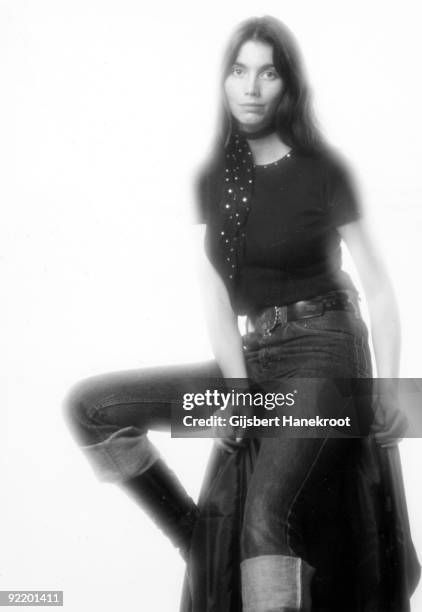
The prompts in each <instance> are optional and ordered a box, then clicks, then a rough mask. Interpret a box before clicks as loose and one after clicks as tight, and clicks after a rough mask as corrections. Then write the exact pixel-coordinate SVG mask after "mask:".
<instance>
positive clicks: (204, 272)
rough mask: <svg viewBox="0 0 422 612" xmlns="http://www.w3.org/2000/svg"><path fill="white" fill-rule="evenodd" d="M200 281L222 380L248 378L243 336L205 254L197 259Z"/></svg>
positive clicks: (220, 283)
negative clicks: (198, 260) (198, 261)
mask: <svg viewBox="0 0 422 612" xmlns="http://www.w3.org/2000/svg"><path fill="white" fill-rule="evenodd" d="M199 279H200V284H201V292H202V296H203V300H204V305H205V315H206V319H207V326H208V332H209V336H210V341H211V346H212V349H213V353H214V356H215V358H216V360H217V363H218V365H219V366H220V368H221V371H222V373H223V376H224V377H225V378H239V379H245V386H246V383H247V381H246V379H247V371H246V365H245V359H244V356H243V345H242V337H241V335H240V332H239V328H238V325H237V316H236V314H235V313H234V312H233V308H232V306H231V303H230V298H229V294H228V292H227V288H226V286H225V284H224V282H223V280H222V278H221V277H220V275H219V274H218V272H217V270H216V269H215V268H214V266H213V265H212V264H211V262H210V261H209V259H208V257H207V256H206V254H205V252H204V251H203V252H202V254H201V256H200V266H199Z"/></svg>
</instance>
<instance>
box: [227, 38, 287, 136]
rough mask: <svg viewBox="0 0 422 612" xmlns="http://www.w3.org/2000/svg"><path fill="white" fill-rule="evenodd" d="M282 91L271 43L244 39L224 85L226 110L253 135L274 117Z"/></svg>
mask: <svg viewBox="0 0 422 612" xmlns="http://www.w3.org/2000/svg"><path fill="white" fill-rule="evenodd" d="M282 91H283V81H282V80H281V77H280V75H279V74H278V72H277V71H276V69H275V67H274V64H273V48H272V46H271V45H270V44H268V43H265V42H260V41H254V40H247V41H246V42H245V43H243V45H242V46H241V47H240V49H239V52H238V54H237V57H236V60H235V62H234V64H233V65H232V67H231V69H230V73H229V75H228V77H227V78H226V80H225V82H224V92H225V95H226V99H227V103H228V106H229V109H230V111H231V113H232V115H233V117H234V118H235V119H237V121H238V122H239V123H240V125H241V127H242V128H243V129H244V130H245V131H250V132H254V131H256V130H259V129H261V128H263V127H265V126H266V125H268V124H269V123H271V120H272V118H273V116H274V113H275V110H276V108H277V105H278V103H279V101H280V98H281V94H282Z"/></svg>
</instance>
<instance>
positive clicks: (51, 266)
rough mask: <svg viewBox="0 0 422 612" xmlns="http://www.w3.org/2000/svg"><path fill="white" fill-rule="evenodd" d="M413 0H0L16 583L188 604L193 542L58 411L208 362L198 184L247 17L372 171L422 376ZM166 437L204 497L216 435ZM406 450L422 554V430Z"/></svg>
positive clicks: (367, 183)
mask: <svg viewBox="0 0 422 612" xmlns="http://www.w3.org/2000/svg"><path fill="white" fill-rule="evenodd" d="M418 4H419V3H417V2H411V1H410V0H404V1H402V2H382V1H372V2H370V1H368V0H354V2H353V3H352V2H338V1H334V0H333V1H331V0H318V2H315V1H297V0H294V1H293V0H289V1H282V0H277V1H265V0H262V1H260V2H258V1H251V0H242V1H240V0H235V1H232V2H230V3H227V2H226V3H224V5H223V6H222V7H220V8H219V7H218V6H216V5H215V4H214V3H213V2H209V3H199V2H193V1H187V0H179V2H177V3H171V2H170V1H168V0H167V1H166V2H155V3H151V4H149V5H145V4H144V5H142V4H141V3H140V2H130V1H128V0H123V1H122V0H121V1H119V2H117V0H102V1H100V0H84V1H80V0H73V1H67V2H63V1H60V0H51V1H48V0H38V1H36V2H29V1H28V2H25V1H23V0H15V1H14V2H12V1H9V2H7V1H6V2H4V1H3V2H1V3H0V8H1V14H0V82H1V86H2V92H1V100H0V105H1V109H0V110H1V113H0V116H1V119H0V121H1V133H0V139H1V145H0V155H1V160H0V161H1V170H2V172H1V174H2V179H1V187H0V189H1V192H2V194H1V204H2V211H3V212H2V224H1V226H2V227H1V243H0V244H1V246H0V248H1V251H2V252H1V259H0V265H1V270H2V287H4V288H5V293H4V297H3V298H2V299H1V306H2V308H3V307H4V306H6V310H5V312H4V314H2V318H1V321H2V323H3V324H4V325H3V326H2V327H3V329H2V335H1V338H2V341H1V344H2V346H3V348H4V351H3V352H4V354H5V356H6V366H5V367H3V368H1V371H2V376H3V374H4V373H6V375H7V385H6V384H4V385H3V388H4V389H6V392H7V398H6V399H7V404H6V405H7V419H8V428H7V434H6V435H5V432H6V430H5V428H4V426H3V427H2V430H1V431H2V434H3V435H2V445H1V448H2V460H3V461H4V465H5V468H6V469H2V472H1V490H2V494H3V499H4V500H5V501H6V502H7V503H6V505H5V504H4V502H3V503H2V507H1V529H2V538H1V542H2V546H1V552H0V589H63V590H64V591H65V609H66V610H69V612H88V611H91V610H97V609H98V610H101V611H102V612H109V611H110V612H111V611H114V610H116V609H117V608H118V607H119V608H120V609H123V610H125V611H126V612H135V611H140V610H142V611H143V610H156V611H157V612H174V611H176V610H177V609H178V600H179V593H180V589H181V582H182V575H183V570H184V567H183V564H182V561H181V560H179V557H178V554H177V552H176V551H175V550H174V549H173V548H172V547H171V546H170V544H169V543H168V542H167V540H166V539H165V538H164V537H163V536H162V535H161V534H160V533H159V532H158V531H157V530H156V529H155V527H153V526H151V524H150V522H149V520H148V519H146V518H145V517H144V515H143V514H142V512H141V511H140V510H139V509H138V508H137V506H136V505H135V504H134V503H133V502H132V501H131V500H130V499H128V498H127V497H125V496H124V495H123V494H122V493H121V492H120V491H119V490H118V489H117V488H116V487H114V486H112V485H106V484H100V483H99V482H98V481H97V479H96V477H95V476H94V474H93V472H92V471H91V468H90V467H89V466H88V464H87V463H86V460H85V458H84V457H83V456H82V455H81V453H80V451H79V450H78V449H77V447H76V445H75V443H74V442H73V440H72V439H71V437H70V434H69V432H68V430H67V428H66V426H65V424H64V422H63V417H62V413H61V403H62V398H63V396H64V394H65V393H66V390H67V389H68V388H69V386H70V385H71V384H73V382H75V381H76V380H78V379H80V378H83V377H85V376H88V375H91V374H94V373H99V372H103V371H108V370H118V369H125V368H137V367H143V366H148V365H156V364H162V363H178V362H192V361H196V360H202V359H208V358H209V357H210V355H211V353H210V349H209V344H208V341H207V337H206V332H205V327H204V321H203V316H202V311H201V302H200V298H199V294H198V288H197V282H196V279H195V273H194V265H193V262H194V259H195V256H196V255H195V253H196V251H195V248H196V247H195V238H194V239H193V240H191V239H190V236H191V234H192V233H195V232H194V231H192V228H191V227H190V221H191V214H192V194H191V183H192V176H193V172H194V170H195V168H196V167H197V166H198V164H199V163H200V161H201V160H202V159H203V157H204V155H205V153H206V150H207V147H208V143H209V141H210V138H211V135H212V134H213V129H214V119H215V109H216V103H217V91H216V82H217V78H218V70H219V62H220V51H221V48H222V44H223V43H224V42H225V41H226V39H227V36H228V34H229V32H230V30H231V29H232V27H233V26H234V25H235V24H236V23H237V22H238V21H239V20H241V19H243V18H245V17H248V16H251V15H262V14H266V13H268V14H273V15H275V16H277V17H279V18H281V19H282V20H284V21H285V22H286V23H287V24H288V25H289V26H290V28H291V29H292V30H293V31H294V32H295V33H296V35H297V37H298V39H299V42H300V44H301V47H302V50H303V53H304V56H305V59H306V66H307V69H308V73H309V75H310V80H311V83H312V86H313V90H314V95H315V104H316V109H317V112H318V116H319V118H320V121H321V124H322V125H323V127H324V129H325V133H326V135H327V137H328V138H329V140H330V141H331V142H332V143H333V144H335V145H336V146H338V147H339V148H340V149H341V150H342V151H343V152H344V154H345V155H346V156H347V157H348V158H349V160H350V161H351V164H352V166H353V168H354V170H355V173H356V175H357V176H358V177H359V181H360V184H361V188H362V192H363V194H364V198H365V202H366V207H367V213H368V216H369V218H370V219H371V220H372V223H373V226H374V230H375V232H376V234H377V236H378V242H379V244H380V248H381V250H382V253H383V255H384V257H385V259H386V262H387V265H388V267H389V270H390V272H391V276H392V278H393V281H394V284H395V286H396V289H397V294H398V297H399V302H400V307H401V312H402V321H403V336H404V337H403V362H402V364H403V366H402V372H401V375H402V376H408V377H419V376H421V377H422V368H421V366H420V359H419V346H420V341H421V332H420V316H419V308H420V303H421V298H422V295H421V289H420V285H419V281H418V276H419V270H418V268H419V262H420V259H421V254H422V246H421V240H420V235H421V228H422V213H421V209H420V194H421V182H422V179H421V173H420V161H421V123H420V109H421V107H422V99H421V98H422V92H421V86H420V65H419V62H420V56H421V50H422V49H421V47H422V40H421V37H420V15H419V11H418ZM348 265H349V264H348ZM3 424H4V417H3ZM151 438H152V439H153V440H154V441H155V442H156V444H157V445H158V446H159V448H160V449H161V450H162V452H163V454H164V455H165V457H167V458H168V460H169V462H170V463H171V465H172V466H173V468H174V469H175V471H176V472H177V473H178V474H179V475H180V477H181V479H182V480H183V482H184V483H185V485H186V487H187V488H188V490H189V491H190V492H191V494H192V495H193V496H196V495H197V492H198V490H199V486H200V482H201V477H202V472H203V469H204V466H205V462H206V459H207V454H208V451H209V442H208V441H206V440H189V441H188V440H171V439H170V438H169V436H168V435H164V434H153V435H151ZM401 451H402V459H403V468H404V475H405V483H406V488H407V494H408V507H409V513H410V519H411V524H412V529H413V535H414V540H415V543H416V545H417V547H418V549H419V551H422V519H421V513H420V508H419V502H420V497H421V496H420V491H419V488H420V485H419V479H420V475H419V471H420V470H419V465H420V460H421V444H420V440H411V441H410V440H407V441H405V442H403V443H402V445H401ZM418 602H419V607H418ZM421 608H422V596H421V595H420V593H417V594H416V595H415V597H414V603H413V610H414V611H417V610H419V609H421ZM222 612H223V611H222Z"/></svg>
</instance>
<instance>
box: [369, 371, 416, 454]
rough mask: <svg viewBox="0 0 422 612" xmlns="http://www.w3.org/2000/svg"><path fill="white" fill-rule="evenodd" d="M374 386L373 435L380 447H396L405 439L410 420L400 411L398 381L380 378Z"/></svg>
mask: <svg viewBox="0 0 422 612" xmlns="http://www.w3.org/2000/svg"><path fill="white" fill-rule="evenodd" d="M374 384H375V388H374V402H373V410H374V420H373V422H372V427H371V433H372V434H373V435H374V437H375V440H376V442H377V443H378V444H379V445H380V446H384V447H387V446H394V445H396V444H397V443H398V442H400V440H402V439H403V438H404V436H405V435H406V432H407V430H408V428H409V421H408V418H407V416H406V415H405V413H404V412H403V411H402V410H401V409H400V404H399V394H398V388H397V380H396V379H388V378H387V379H385V378H378V379H376V380H375V381H374Z"/></svg>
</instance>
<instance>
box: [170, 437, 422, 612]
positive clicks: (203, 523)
mask: <svg viewBox="0 0 422 612" xmlns="http://www.w3.org/2000/svg"><path fill="white" fill-rule="evenodd" d="M259 447H260V442H259V440H247V441H245V442H244V446H242V447H241V448H240V449H239V450H238V451H237V452H236V453H234V454H228V453H226V452H224V451H222V450H220V449H217V448H214V449H213V450H212V452H211V455H210V459H209V463H208V468H207V472H206V476H205V479H204V482H203V485H202V489H201V493H200V498H199V506H200V510H201V516H200V519H199V521H198V523H197V526H196V528H195V531H194V535H193V542H192V549H191V555H190V560H189V562H188V565H187V569H186V574H185V580H184V585H183V592H182V602H181V607H180V612H241V611H242V604H241V597H240V561H241V559H240V532H241V527H242V514H243V507H244V502H245V495H246V491H247V486H248V479H249V478H250V476H251V474H252V472H253V469H254V462H255V460H256V457H257V454H258V453H259ZM306 495H307V496H308V497H307V499H306V504H304V507H305V508H306V511H305V512H306V514H305V515H304V516H303V517H302V520H303V534H304V541H303V546H304V551H301V553H303V552H304V557H305V558H306V560H307V561H308V562H309V563H310V564H311V565H313V566H314V567H316V574H315V576H314V579H313V584H312V598H313V606H312V612H338V611H339V610H342V612H352V611H353V612H406V611H408V610H410V606H409V598H410V595H411V594H412V592H413V591H414V589H415V587H416V585H417V583H418V580H419V576H420V566H419V563H418V560H417V557H416V553H415V550H414V548H413V544H412V541H411V537H410V529H409V521H408V515H407V508H406V502H405V496H404V489H403V478H402V473H401V465H400V456H399V451H398V448H397V446H395V447H391V448H380V447H378V446H377V445H376V444H375V442H374V441H373V440H372V439H362V440H361V441H360V443H359V445H358V447H357V450H356V452H355V454H354V455H353V456H351V457H350V460H349V461H348V465H347V467H346V469H344V467H343V468H342V470H341V472H340V471H334V472H333V473H332V474H330V476H329V477H327V479H326V480H325V481H324V483H323V484H322V485H320V486H319V488H318V490H314V491H312V490H310V491H309V490H308V491H307V493H306Z"/></svg>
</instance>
